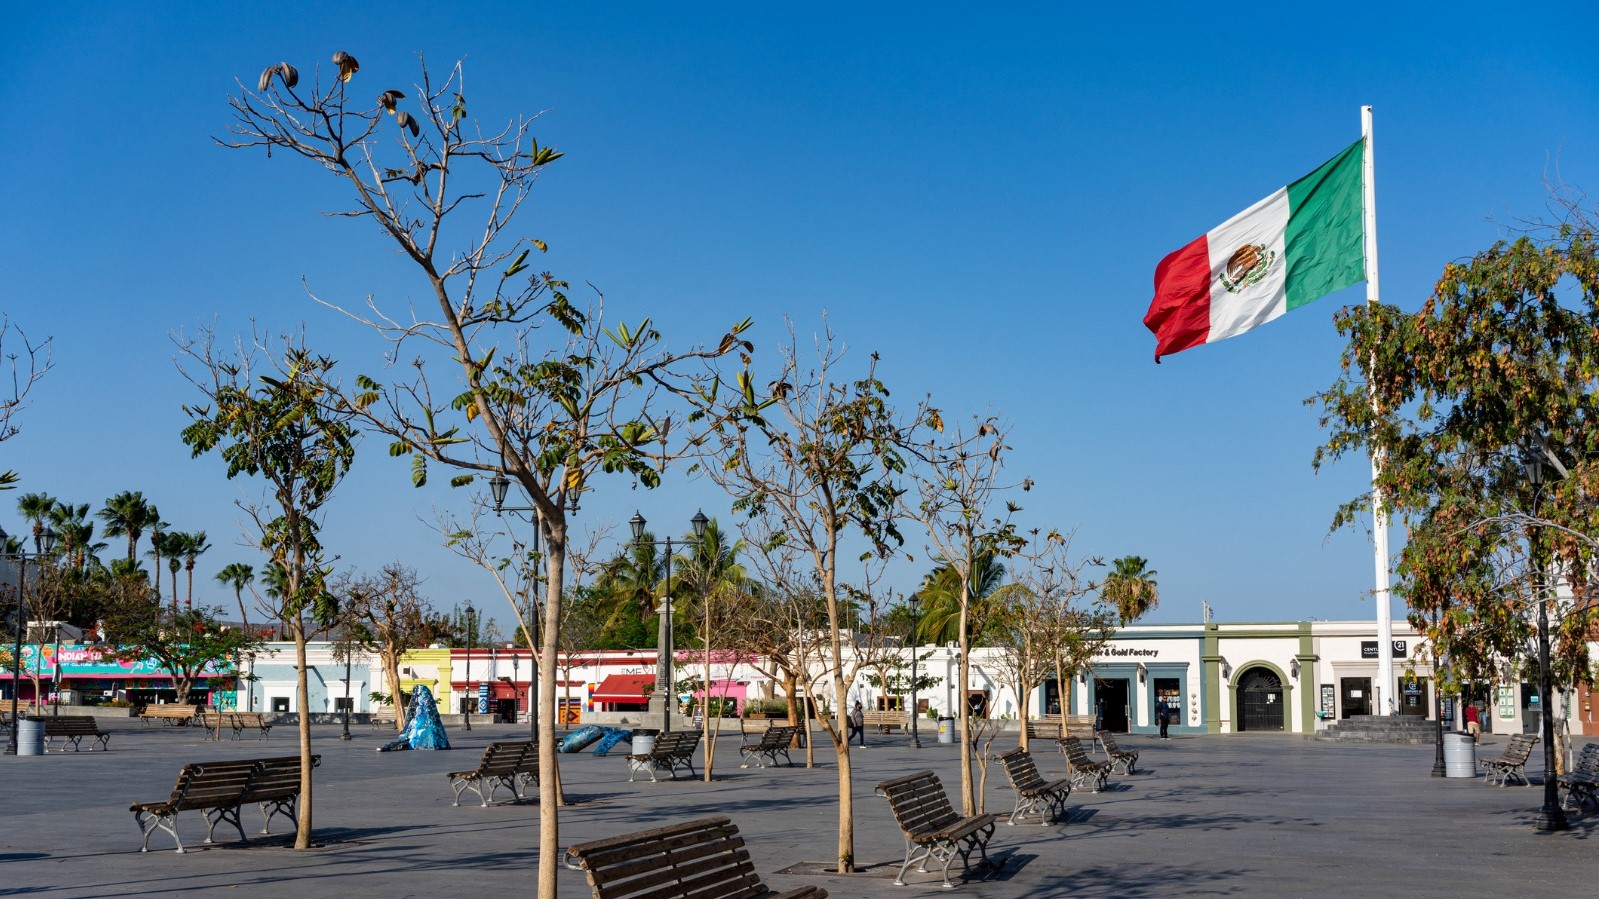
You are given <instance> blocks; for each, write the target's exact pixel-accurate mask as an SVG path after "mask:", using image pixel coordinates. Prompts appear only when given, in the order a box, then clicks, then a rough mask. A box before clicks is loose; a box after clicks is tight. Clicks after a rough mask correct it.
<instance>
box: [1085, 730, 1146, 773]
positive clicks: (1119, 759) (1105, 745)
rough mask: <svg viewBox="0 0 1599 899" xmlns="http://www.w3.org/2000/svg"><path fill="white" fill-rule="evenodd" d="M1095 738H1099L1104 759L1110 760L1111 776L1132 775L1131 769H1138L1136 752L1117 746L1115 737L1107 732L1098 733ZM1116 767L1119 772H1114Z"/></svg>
mask: <svg viewBox="0 0 1599 899" xmlns="http://www.w3.org/2000/svg"><path fill="white" fill-rule="evenodd" d="M1095 736H1097V737H1099V745H1100V748H1101V749H1104V750H1105V758H1107V759H1109V760H1110V770H1111V773H1112V774H1118V773H1119V774H1131V773H1133V769H1134V768H1137V767H1138V750H1136V749H1123V748H1121V747H1120V746H1117V745H1116V735H1115V734H1113V733H1111V732H1110V731H1108V730H1102V731H1099V732H1098V733H1097V734H1096V735H1095ZM1118 767H1119V768H1121V769H1122V770H1121V771H1119V772H1118V771H1117V770H1116V769H1117V768H1118Z"/></svg>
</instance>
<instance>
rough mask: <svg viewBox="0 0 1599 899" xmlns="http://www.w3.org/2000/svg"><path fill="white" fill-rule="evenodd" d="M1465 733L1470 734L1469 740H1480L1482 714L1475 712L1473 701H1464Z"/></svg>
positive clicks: (1475, 706)
mask: <svg viewBox="0 0 1599 899" xmlns="http://www.w3.org/2000/svg"><path fill="white" fill-rule="evenodd" d="M1466 733H1468V734H1471V742H1473V743H1477V742H1480V741H1481V740H1482V716H1481V715H1480V714H1479V713H1478V712H1477V704H1476V703H1475V702H1468V703H1466Z"/></svg>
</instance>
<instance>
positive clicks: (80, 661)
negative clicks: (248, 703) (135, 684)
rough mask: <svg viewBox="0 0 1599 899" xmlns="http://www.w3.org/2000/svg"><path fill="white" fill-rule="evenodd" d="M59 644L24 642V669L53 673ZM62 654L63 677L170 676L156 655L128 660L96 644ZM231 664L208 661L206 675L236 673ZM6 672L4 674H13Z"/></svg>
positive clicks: (71, 648)
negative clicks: (225, 664)
mask: <svg viewBox="0 0 1599 899" xmlns="http://www.w3.org/2000/svg"><path fill="white" fill-rule="evenodd" d="M56 652H57V650H56V648H55V646H54V645H53V644H49V643H46V644H45V645H43V646H34V645H32V644H24V645H23V647H22V671H23V676H24V677H27V676H28V673H29V672H32V671H35V670H37V671H39V672H40V673H41V674H43V675H44V676H46V677H51V676H53V673H54V671H55V666H56ZM60 654H61V676H62V677H102V678H117V677H168V676H170V675H168V673H167V671H166V669H164V668H162V667H161V664H160V663H159V662H157V661H155V660H154V659H139V660H138V661H134V662H124V661H122V660H121V659H118V658H116V657H115V656H113V655H111V654H110V653H109V652H105V651H103V650H101V649H98V648H96V647H86V646H63V647H61V649H60ZM232 673H233V671H232V669H231V668H225V667H217V666H216V665H215V664H210V665H207V666H206V668H205V671H204V672H202V676H207V677H221V676H225V675H230V674H232ZM9 674H10V672H9V671H8V672H6V673H5V675H3V676H9Z"/></svg>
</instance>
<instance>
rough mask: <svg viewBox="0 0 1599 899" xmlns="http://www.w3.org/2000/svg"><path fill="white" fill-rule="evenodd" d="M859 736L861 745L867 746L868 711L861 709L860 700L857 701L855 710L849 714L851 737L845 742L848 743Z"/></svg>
mask: <svg viewBox="0 0 1599 899" xmlns="http://www.w3.org/2000/svg"><path fill="white" fill-rule="evenodd" d="M857 734H859V735H860V738H861V745H862V746H865V745H866V710H865V709H862V708H861V701H860V700H859V699H857V700H855V708H853V709H850V712H849V735H848V736H846V737H845V738H844V742H845V743H848V742H849V741H851V740H853V739H855V736H856V735H857Z"/></svg>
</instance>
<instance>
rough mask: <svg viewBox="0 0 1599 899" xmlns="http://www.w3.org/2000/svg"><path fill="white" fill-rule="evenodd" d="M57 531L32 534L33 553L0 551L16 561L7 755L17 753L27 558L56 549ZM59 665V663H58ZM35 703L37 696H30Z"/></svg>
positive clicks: (4, 537)
mask: <svg viewBox="0 0 1599 899" xmlns="http://www.w3.org/2000/svg"><path fill="white" fill-rule="evenodd" d="M10 539H11V538H10V536H9V535H8V534H6V532H5V528H0V544H3V543H6V542H8V541H9V540H10ZM55 548H56V532H55V531H53V530H51V529H50V527H49V526H48V525H47V526H45V527H44V529H42V530H36V531H34V534H33V552H31V553H30V552H28V551H27V550H26V549H22V548H20V547H19V548H18V549H17V551H16V552H8V553H0V557H3V558H8V559H15V560H16V562H17V640H16V645H15V648H14V649H13V650H12V653H11V737H10V739H9V740H8V741H7V742H6V752H5V754H6V755H16V754H17V731H19V730H21V729H22V728H21V726H20V725H19V724H18V723H17V722H18V721H19V720H20V719H18V717H17V699H18V696H19V695H20V694H21V693H22V632H23V631H24V630H25V629H26V627H27V621H28V612H27V610H28V602H27V600H28V559H29V558H30V557H31V558H34V559H42V558H44V557H45V556H48V555H50V554H51V553H53V552H55ZM58 664H59V663H58ZM33 701H34V704H35V705H37V704H38V702H39V697H37V696H35V697H33Z"/></svg>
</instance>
